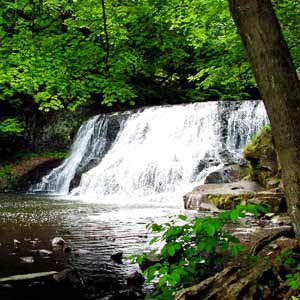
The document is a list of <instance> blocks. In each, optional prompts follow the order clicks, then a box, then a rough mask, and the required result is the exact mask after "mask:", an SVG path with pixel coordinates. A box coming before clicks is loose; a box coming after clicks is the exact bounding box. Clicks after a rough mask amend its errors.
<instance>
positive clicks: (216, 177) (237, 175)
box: [204, 165, 242, 184]
mask: <svg viewBox="0 0 300 300" xmlns="http://www.w3.org/2000/svg"><path fill="white" fill-rule="evenodd" d="M241 179H242V172H241V167H240V166H239V165H231V166H225V167H223V168H220V169H219V170H216V171H214V172H212V173H210V174H209V175H208V176H207V177H206V178H205V181H204V183H206V184H207V183H208V184H210V183H230V182H236V181H240V180H241Z"/></svg>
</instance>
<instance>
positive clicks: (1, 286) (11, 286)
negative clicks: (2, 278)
mask: <svg viewBox="0 0 300 300" xmlns="http://www.w3.org/2000/svg"><path fill="white" fill-rule="evenodd" d="M13 287H14V286H13V285H12V284H9V283H6V284H0V288H4V289H12V288H13Z"/></svg>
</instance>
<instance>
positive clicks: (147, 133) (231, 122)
mask: <svg viewBox="0 0 300 300" xmlns="http://www.w3.org/2000/svg"><path fill="white" fill-rule="evenodd" d="M120 116H121V118H120V120H121V121H120V122H121V123H122V126H121V129H120V130H119V132H118V134H117V136H116V139H115V140H114V142H113V143H112V145H111V146H110V149H109V150H108V151H107V152H105V153H104V148H105V144H106V143H107V138H106V135H107V127H109V121H108V120H109V118H110V116H109V115H108V116H99V117H94V118H92V119H91V120H90V121H88V122H87V123H85V124H84V125H83V126H82V127H81V128H80V130H79V132H78V135H77V137H76V140H75V142H74V145H73V147H72V149H71V155H70V157H69V158H68V159H66V160H65V162H64V163H63V164H62V165H61V166H60V167H58V168H56V169H54V170H53V171H52V172H51V173H50V174H49V175H47V176H46V177H44V178H43V180H42V182H41V183H40V184H38V185H36V186H34V187H33V188H32V191H44V192H52V193H61V194H67V193H68V191H69V187H70V183H71V181H72V178H73V177H74V174H75V172H76V169H77V168H78V167H79V165H80V164H81V165H84V164H87V163H88V162H89V161H91V160H92V159H93V158H98V159H99V163H98V165H97V166H95V167H94V168H92V169H91V170H89V171H88V172H86V173H84V174H83V175H82V177H81V181H80V185H79V186H78V187H77V188H75V189H73V190H72V191H71V195H73V196H76V197H78V198H80V199H88V200H97V201H99V202H100V201H103V202H106V201H108V202H112V201H118V202H121V201H124V203H128V202H130V201H133V202H136V201H142V200H145V201H157V202H160V201H166V202H169V204H170V201H175V200H174V199H177V200H176V201H175V202H176V203H178V202H180V203H181V199H182V195H183V194H184V193H186V192H187V191H189V190H190V189H191V188H192V187H194V186H195V185H196V184H198V183H200V182H202V181H203V179H204V178H205V177H206V175H208V174H209V172H211V171H213V170H215V169H217V168H220V167H221V166H223V164H224V163H226V161H224V157H222V155H221V154H220V153H222V152H224V150H229V151H230V152H231V154H232V155H233V156H234V157H235V158H237V157H239V156H240V154H241V150H242V147H243V146H244V145H245V144H246V143H247V142H249V140H250V138H251V136H253V135H254V134H255V133H256V132H257V130H258V129H259V128H260V127H262V126H263V125H264V124H266V122H267V116H266V113H265V110H264V107H263V105H262V103H260V102H253V101H245V102H242V103H233V102H232V103H228V102H227V103H224V104H223V103H218V102H206V103H196V104H188V105H176V106H164V107H151V108H147V109H144V110H141V111H137V112H133V113H131V114H130V115H129V117H126V118H122V114H120ZM224 124H225V125H224ZM224 127H227V128H224ZM224 129H225V133H224ZM97 137H98V138H97ZM175 202H174V204H175Z"/></svg>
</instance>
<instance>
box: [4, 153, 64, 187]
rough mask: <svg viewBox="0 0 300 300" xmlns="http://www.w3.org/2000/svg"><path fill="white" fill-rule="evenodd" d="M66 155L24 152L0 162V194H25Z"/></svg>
mask: <svg viewBox="0 0 300 300" xmlns="http://www.w3.org/2000/svg"><path fill="white" fill-rule="evenodd" d="M66 155H67V152H66V151H53V152H45V151H44V152H42V151H40V152H29V151H24V152H19V153H18V154H16V155H14V156H13V157H10V158H7V159H4V160H2V161H0V192H25V191H26V190H27V188H28V187H29V186H30V185H31V184H33V183H36V182H37V181H38V180H39V179H40V178H41V177H42V176H44V175H46V174H47V172H49V170H51V169H52V168H55V167H57V166H58V165H59V164H60V163H61V162H62V160H63V159H64V158H65V157H66Z"/></svg>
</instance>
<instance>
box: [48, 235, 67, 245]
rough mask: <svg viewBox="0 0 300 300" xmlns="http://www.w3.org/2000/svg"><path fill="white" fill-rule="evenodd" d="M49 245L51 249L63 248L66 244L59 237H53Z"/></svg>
mask: <svg viewBox="0 0 300 300" xmlns="http://www.w3.org/2000/svg"><path fill="white" fill-rule="evenodd" d="M51 244H52V246H53V247H57V246H64V245H65V244H66V242H65V240H64V239H63V238H61V237H55V238H54V239H53V240H52V241H51Z"/></svg>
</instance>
